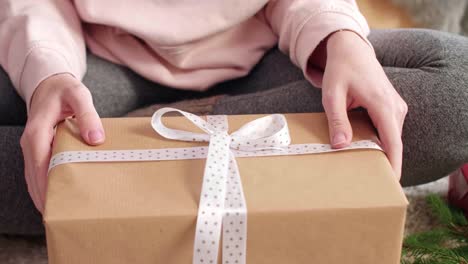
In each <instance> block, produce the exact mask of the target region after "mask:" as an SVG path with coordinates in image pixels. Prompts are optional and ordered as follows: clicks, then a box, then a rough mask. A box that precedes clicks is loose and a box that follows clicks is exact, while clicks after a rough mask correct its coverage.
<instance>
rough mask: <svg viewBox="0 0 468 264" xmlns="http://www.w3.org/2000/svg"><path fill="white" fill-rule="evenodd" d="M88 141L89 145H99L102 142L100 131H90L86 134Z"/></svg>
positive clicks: (102, 136)
mask: <svg viewBox="0 0 468 264" xmlns="http://www.w3.org/2000/svg"><path fill="white" fill-rule="evenodd" d="M88 139H89V141H90V142H91V143H100V142H102V141H103V140H104V135H103V134H102V132H101V131H100V130H92V131H89V133H88Z"/></svg>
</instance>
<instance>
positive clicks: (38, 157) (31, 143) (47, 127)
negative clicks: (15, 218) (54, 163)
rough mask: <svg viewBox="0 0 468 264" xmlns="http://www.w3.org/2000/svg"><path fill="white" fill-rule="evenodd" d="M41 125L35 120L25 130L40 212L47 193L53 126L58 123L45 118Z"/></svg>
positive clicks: (31, 172)
mask: <svg viewBox="0 0 468 264" xmlns="http://www.w3.org/2000/svg"><path fill="white" fill-rule="evenodd" d="M43 118H44V119H42V121H44V122H41V123H37V121H35V120H33V121H32V122H30V123H29V124H28V125H27V126H26V129H25V136H26V138H27V140H26V144H27V146H26V153H27V154H25V158H26V159H27V162H28V170H29V171H28V177H30V182H31V183H32V189H33V192H35V193H36V197H35V199H36V200H37V201H36V203H38V204H39V205H37V207H38V209H39V210H42V209H43V206H44V203H45V195H46V191H47V170H48V166H49V160H50V153H51V144H52V140H53V137H54V131H53V126H54V124H55V123H56V121H53V119H50V120H47V117H46V116H45V117H43Z"/></svg>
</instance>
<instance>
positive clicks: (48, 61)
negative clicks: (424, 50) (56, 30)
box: [18, 47, 75, 112]
mask: <svg viewBox="0 0 468 264" xmlns="http://www.w3.org/2000/svg"><path fill="white" fill-rule="evenodd" d="M60 73H70V74H72V75H73V76H75V75H74V74H73V71H72V67H71V66H70V64H69V63H68V61H67V60H66V59H65V57H64V56H63V55H62V54H61V53H59V52H57V51H55V50H54V49H51V48H45V47H36V48H34V49H33V50H31V52H30V53H29V54H28V56H27V57H26V60H25V62H24V67H23V70H22V72H21V75H20V77H19V82H18V92H19V94H20V96H21V97H22V98H23V99H24V101H25V103H26V106H27V108H28V112H29V107H30V105H31V98H32V96H33V94H34V91H35V90H36V88H37V87H38V86H39V84H40V83H41V82H42V81H44V80H45V79H47V78H48V77H50V76H53V75H56V74H60Z"/></svg>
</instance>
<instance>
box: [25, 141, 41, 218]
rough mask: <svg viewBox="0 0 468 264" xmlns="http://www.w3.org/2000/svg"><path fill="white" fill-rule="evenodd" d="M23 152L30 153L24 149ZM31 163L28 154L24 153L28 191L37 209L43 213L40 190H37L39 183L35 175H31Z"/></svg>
mask: <svg viewBox="0 0 468 264" xmlns="http://www.w3.org/2000/svg"><path fill="white" fill-rule="evenodd" d="M23 153H28V151H27V150H23ZM31 171H32V170H31V163H30V162H29V158H28V157H27V156H26V154H25V155H24V175H25V179H26V186H27V188H28V193H29V195H30V197H31V200H32V201H33V203H34V206H35V207H36V209H37V210H38V211H39V212H41V213H42V209H43V207H42V206H41V202H40V199H39V194H38V192H37V191H36V190H37V188H36V186H37V184H36V181H35V180H34V177H33V176H32V175H31Z"/></svg>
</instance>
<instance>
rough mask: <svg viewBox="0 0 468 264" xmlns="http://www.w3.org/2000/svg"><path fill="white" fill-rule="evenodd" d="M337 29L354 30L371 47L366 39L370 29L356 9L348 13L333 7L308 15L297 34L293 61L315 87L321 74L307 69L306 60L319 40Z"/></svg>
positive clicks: (318, 83) (319, 83)
mask: <svg viewBox="0 0 468 264" xmlns="http://www.w3.org/2000/svg"><path fill="white" fill-rule="evenodd" d="M339 30H350V31H353V32H355V33H356V34H357V35H359V36H360V37H361V38H362V39H363V40H364V41H365V42H366V43H367V44H368V45H369V46H370V47H371V48H372V44H371V43H370V42H369V40H368V39H367V35H368V34H369V31H370V30H369V27H368V25H367V22H366V20H365V18H364V17H363V16H362V15H361V14H360V13H359V12H357V11H353V12H352V13H350V11H349V10H344V9H340V8H335V9H332V10H327V11H323V12H321V13H319V14H317V15H313V16H311V17H309V19H308V20H307V22H306V23H305V24H304V26H303V28H302V29H301V31H300V32H299V34H298V37H297V41H296V45H295V50H294V51H293V55H294V57H293V61H294V63H295V64H296V65H298V66H299V67H300V68H301V69H302V71H303V72H304V75H305V77H306V79H307V80H309V81H310V82H311V83H312V85H314V86H316V87H320V85H321V78H322V77H323V76H322V75H323V74H322V73H317V72H311V69H307V65H308V60H309V58H310V56H311V55H312V53H313V52H314V50H315V49H316V48H317V46H318V45H319V44H320V42H322V41H323V40H324V39H325V38H327V37H328V36H329V35H330V34H332V33H334V32H336V31H339ZM372 49H373V48H372ZM312 71H314V70H312Z"/></svg>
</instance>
